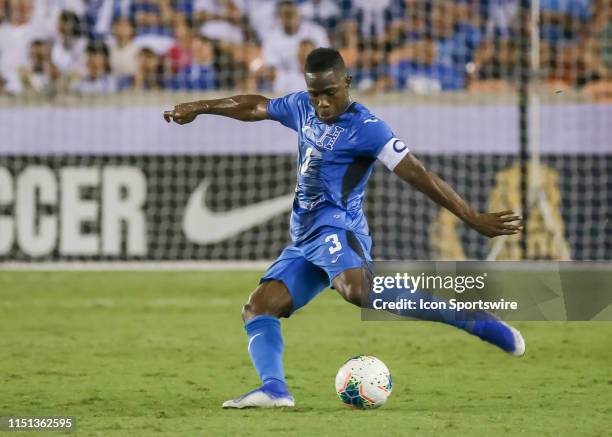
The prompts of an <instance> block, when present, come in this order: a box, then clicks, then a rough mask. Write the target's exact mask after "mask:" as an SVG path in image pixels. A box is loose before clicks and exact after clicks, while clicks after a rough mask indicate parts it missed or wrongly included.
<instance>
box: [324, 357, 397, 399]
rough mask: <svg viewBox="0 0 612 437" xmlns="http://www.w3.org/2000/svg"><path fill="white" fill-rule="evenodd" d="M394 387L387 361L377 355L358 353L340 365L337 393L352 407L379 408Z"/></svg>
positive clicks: (337, 377)
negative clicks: (386, 364)
mask: <svg viewBox="0 0 612 437" xmlns="http://www.w3.org/2000/svg"><path fill="white" fill-rule="evenodd" d="M392 387H393V384H392V381H391V374H390V373H389V369H387V366H385V363H383V362H382V361H380V360H379V359H378V358H376V357H370V356H366V355H358V356H356V357H353V358H350V359H349V360H348V361H347V362H346V363H344V364H343V365H342V367H340V370H338V374H337V375H336V393H338V397H339V398H340V400H341V401H342V402H344V403H345V404H346V405H348V406H349V407H352V408H360V409H370V408H378V407H380V406H381V405H382V404H384V403H385V402H386V401H387V398H388V397H389V395H390V394H391V389H392Z"/></svg>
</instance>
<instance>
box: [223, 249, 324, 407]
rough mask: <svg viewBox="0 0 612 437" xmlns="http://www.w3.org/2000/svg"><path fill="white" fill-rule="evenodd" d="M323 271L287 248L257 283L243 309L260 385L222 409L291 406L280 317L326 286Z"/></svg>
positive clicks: (228, 402) (297, 252)
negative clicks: (284, 366)
mask: <svg viewBox="0 0 612 437" xmlns="http://www.w3.org/2000/svg"><path fill="white" fill-rule="evenodd" d="M326 281H327V277H326V275H325V272H323V271H322V270H321V269H319V268H317V267H316V266H314V265H313V264H311V263H310V262H308V261H306V260H305V259H304V258H303V257H301V254H300V251H299V250H298V249H296V248H294V247H291V246H290V247H289V248H287V249H285V251H283V253H282V254H281V256H280V257H279V258H278V259H277V260H276V261H275V262H274V263H273V264H272V266H270V268H269V269H268V271H267V272H266V274H265V275H264V276H263V277H262V279H261V283H260V285H259V286H258V287H257V288H256V289H255V291H254V292H253V293H251V295H250V296H249V299H248V301H247V303H246V304H245V305H244V307H243V310H242V318H243V320H244V322H245V329H246V331H247V336H248V352H249V355H250V356H251V361H252V362H253V366H254V367H255V369H256V370H257V373H258V374H259V376H260V378H261V381H262V386H261V387H259V388H257V389H255V390H252V391H250V392H248V393H246V394H245V395H243V396H241V397H240V398H238V399H233V400H229V401H227V402H224V403H223V407H225V408H245V407H290V406H293V405H294V400H293V397H292V396H291V395H290V394H289V391H288V389H287V386H286V383H285V374H284V369H283V338H282V335H281V329H280V321H279V318H281V317H289V316H290V315H291V314H292V313H293V312H294V311H296V310H297V309H299V308H301V307H302V306H304V305H306V304H307V303H308V302H309V301H310V300H311V299H312V298H314V297H315V296H316V295H317V294H318V293H319V292H320V291H321V290H323V288H325V286H326V285H327V282H326Z"/></svg>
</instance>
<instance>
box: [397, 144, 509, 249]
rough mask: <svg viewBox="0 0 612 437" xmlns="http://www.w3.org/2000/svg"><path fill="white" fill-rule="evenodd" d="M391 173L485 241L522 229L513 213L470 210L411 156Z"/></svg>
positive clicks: (453, 192)
mask: <svg viewBox="0 0 612 437" xmlns="http://www.w3.org/2000/svg"><path fill="white" fill-rule="evenodd" d="M393 172H394V173H395V174H397V175H398V176H399V177H400V178H401V179H403V180H404V181H406V182H408V183H409V184H410V185H412V186H413V187H415V188H416V189H417V190H419V191H421V192H422V193H423V194H425V195H427V196H428V197H429V198H430V199H431V200H433V201H434V202H436V203H437V204H438V205H440V206H443V207H444V208H446V209H448V210H449V211H450V212H452V213H453V214H455V215H456V216H457V217H459V218H460V219H461V220H463V221H464V222H465V223H467V224H468V225H470V226H471V227H472V228H474V229H475V230H477V231H478V232H480V233H481V234H484V235H486V236H487V237H497V236H498V235H513V234H516V233H518V232H519V231H520V229H521V226H520V217H519V216H517V215H515V214H514V212H513V211H510V210H508V211H501V212H489V213H479V212H477V211H475V210H474V209H472V207H471V206H470V205H468V203H467V202H466V201H465V200H463V199H462V198H461V196H459V194H457V193H456V192H455V190H453V188H452V187H451V186H450V185H449V184H447V183H446V182H445V181H443V180H442V179H441V178H440V177H439V176H438V175H436V174H435V173H432V172H430V171H428V170H427V169H426V168H425V166H424V165H423V164H422V163H421V162H420V161H419V160H418V159H417V158H416V157H415V156H414V155H412V154H411V153H408V154H407V155H406V156H405V157H404V158H403V159H402V160H401V161H400V163H399V164H398V165H397V166H396V167H395V169H394V170H393Z"/></svg>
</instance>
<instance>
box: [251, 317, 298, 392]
mask: <svg viewBox="0 0 612 437" xmlns="http://www.w3.org/2000/svg"><path fill="white" fill-rule="evenodd" d="M244 326H245V329H246V332H247V335H248V337H249V346H248V350H249V354H250V355H251V361H253V366H255V370H257V373H258V374H259V377H260V378H261V381H262V382H263V385H264V387H265V388H266V389H267V390H269V391H272V392H274V393H277V394H285V393H288V391H287V386H286V384H285V370H284V369H283V337H282V335H281V331H280V321H279V320H278V319H277V318H276V317H271V316H257V317H254V318H253V319H251V320H249V321H248V322H246V323H245V325H244Z"/></svg>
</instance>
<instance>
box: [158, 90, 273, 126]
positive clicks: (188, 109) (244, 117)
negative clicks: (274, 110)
mask: <svg viewBox="0 0 612 437" xmlns="http://www.w3.org/2000/svg"><path fill="white" fill-rule="evenodd" d="M268 101H269V99H268V98H266V97H264V96H259V95H255V94H247V95H240V96H232V97H226V98H224V99H214V100H198V101H197V102H187V103H180V104H178V105H176V106H175V107H174V109H172V110H171V111H164V119H165V120H166V121H167V122H168V123H170V122H171V121H174V122H175V123H177V124H187V123H191V122H192V121H193V120H195V118H196V117H197V116H198V115H201V114H214V115H223V116H225V117H230V118H235V119H236V120H240V121H260V120H266V119H268V118H269V117H268Z"/></svg>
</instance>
